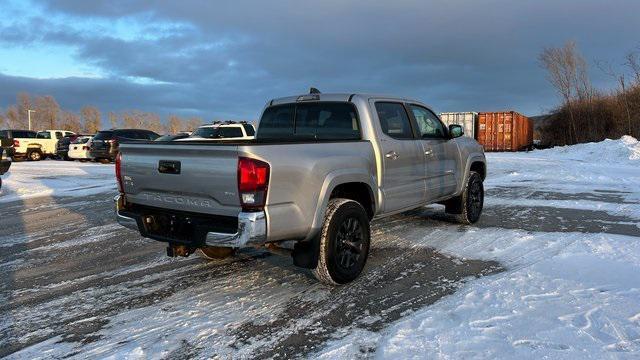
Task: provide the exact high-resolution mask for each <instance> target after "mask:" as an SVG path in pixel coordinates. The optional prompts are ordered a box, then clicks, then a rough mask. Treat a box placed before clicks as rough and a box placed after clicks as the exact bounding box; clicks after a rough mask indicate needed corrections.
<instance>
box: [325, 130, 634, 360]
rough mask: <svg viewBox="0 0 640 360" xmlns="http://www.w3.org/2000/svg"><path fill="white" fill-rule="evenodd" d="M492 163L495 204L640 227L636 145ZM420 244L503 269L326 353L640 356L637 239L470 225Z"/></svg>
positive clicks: (498, 158) (625, 141)
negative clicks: (600, 216)
mask: <svg viewBox="0 0 640 360" xmlns="http://www.w3.org/2000/svg"><path fill="white" fill-rule="evenodd" d="M487 157H488V163H489V166H490V175H489V177H488V179H487V182H486V187H487V188H489V189H492V188H493V189H496V188H498V189H504V191H505V192H506V193H507V196H506V197H504V198H503V197H501V196H500V191H498V192H495V196H492V197H489V198H488V199H487V200H488V201H487V202H488V204H489V205H494V206H495V205H500V204H506V205H514V204H518V205H520V206H525V207H526V206H552V207H562V208H567V209H574V208H575V209H580V210H585V209H587V210H604V211H606V212H607V213H611V214H616V215H626V216H628V217H630V218H633V219H640V201H639V200H640V144H639V143H638V141H637V140H635V139H634V138H631V137H623V138H622V139H620V140H606V141H604V142H600V143H591V144H582V145H576V146H568V147H561V148H554V149H548V150H542V151H533V152H530V153H515V154H508V153H491V154H488V156H487ZM522 184H528V185H527V187H526V193H525V196H524V198H523V196H512V192H510V191H509V189H510V188H513V187H514V186H515V187H516V188H519V187H520V186H522ZM535 191H540V192H544V191H548V192H552V193H562V194H569V195H571V194H595V195H597V194H603V195H604V196H603V199H602V200H604V201H599V200H597V196H595V200H589V201H585V200H580V199H578V198H576V197H573V196H568V198H571V200H562V199H561V198H562V196H555V198H556V200H548V199H540V198H537V199H527V198H526V194H531V193H533V192H535ZM607 195H615V196H616V198H615V199H616V200H620V201H611V200H612V198H611V197H609V198H607ZM587 197H588V196H587ZM558 198H559V199H558ZM523 215H524V216H527V214H523ZM512 221H514V222H518V221H519V220H518V219H517V218H514V219H512ZM633 223H635V226H636V227H639V228H640V225H639V224H640V222H637V221H633ZM420 245H421V246H429V247H433V248H436V249H438V250H439V251H442V252H445V253H448V254H452V255H455V256H460V257H463V258H475V259H477V258H481V259H491V260H497V261H499V262H500V263H501V264H503V266H504V267H505V269H506V271H504V272H502V273H499V274H497V275H492V276H487V277H484V278H481V279H478V280H476V281H470V282H468V283H467V284H466V285H464V286H463V287H462V288H461V289H459V290H458V291H457V292H456V293H455V294H454V295H452V296H449V297H446V298H443V299H442V300H440V301H439V302H437V303H436V304H434V305H432V306H429V307H427V308H425V309H423V310H421V311H417V312H416V313H414V314H412V315H410V316H407V317H406V318H404V319H402V320H400V321H398V322H396V323H394V324H393V325H391V326H389V327H388V328H387V329H386V330H384V331H382V332H380V333H372V332H368V331H356V332H354V333H353V334H352V335H351V336H348V337H346V338H343V339H340V340H337V341H334V342H332V343H330V344H329V345H328V346H327V348H326V349H325V350H323V351H322V352H321V353H320V354H319V355H320V356H322V357H324V358H328V359H330V358H340V357H342V358H350V357H353V356H357V355H358V354H359V353H360V349H361V348H362V347H363V344H365V345H366V344H374V346H375V348H376V353H375V357H379V358H390V359H397V358H415V359H425V358H426V359H431V358H453V359H458V358H489V359H504V358H526V359H540V358H574V359H588V358H589V359H603V358H629V359H631V358H635V359H637V358H640V231H638V234H637V235H636V236H622V235H613V234H608V233H606V231H603V232H602V233H587V234H585V233H580V232H561V231H558V232H536V231H522V230H517V229H516V230H509V229H496V228H489V229H473V228H470V229H468V230H467V231H466V232H465V233H462V234H460V236H459V237H457V239H452V238H451V237H437V238H436V239H435V240H433V238H431V237H426V238H423V239H420Z"/></svg>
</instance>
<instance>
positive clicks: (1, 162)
mask: <svg viewBox="0 0 640 360" xmlns="http://www.w3.org/2000/svg"><path fill="white" fill-rule="evenodd" d="M9 167H11V160H10V158H9V157H7V154H6V151H5V149H4V148H0V175H3V174H4V173H6V172H7V171H9ZM0 188H2V178H0Z"/></svg>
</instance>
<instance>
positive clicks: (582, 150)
mask: <svg viewBox="0 0 640 360" xmlns="http://www.w3.org/2000/svg"><path fill="white" fill-rule="evenodd" d="M533 153H534V154H535V155H542V156H546V157H548V158H556V159H565V160H578V161H586V162H593V163H610V164H616V163H620V162H626V161H637V160H640V142H639V141H638V140H637V139H636V138H634V137H633V136H629V135H625V136H623V137H621V138H620V139H618V140H611V139H606V140H604V141H600V142H591V143H585V144H577V145H569V146H558V147H555V148H552V149H545V150H536V151H534V152H533Z"/></svg>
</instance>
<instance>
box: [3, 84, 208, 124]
mask: <svg viewBox="0 0 640 360" xmlns="http://www.w3.org/2000/svg"><path fill="white" fill-rule="evenodd" d="M29 110H32V111H31V129H32V130H45V129H62V130H69V131H73V132H76V133H85V134H95V133H96V132H97V131H99V130H101V129H102V128H103V122H102V121H103V118H102V113H101V112H100V110H99V109H98V108H97V107H96V106H93V105H86V106H83V107H82V108H81V109H80V112H74V111H71V110H66V109H62V108H61V107H60V105H59V104H58V102H57V101H56V99H55V98H54V97H53V96H51V95H44V96H31V95H30V94H28V93H25V92H21V93H19V94H18V96H17V102H16V104H14V105H10V106H8V107H7V109H6V111H4V112H2V111H0V128H9V129H28V127H29ZM106 119H107V120H108V124H109V125H110V127H111V128H127V129H147V130H151V131H154V132H156V133H158V134H167V133H168V134H175V133H177V132H180V131H193V130H195V129H196V128H197V127H198V126H200V125H202V123H203V120H202V119H201V118H199V117H191V118H182V117H179V116H176V115H170V116H169V117H168V119H167V121H166V122H163V121H162V119H161V118H160V116H159V115H158V114H156V113H152V112H145V111H140V110H131V111H124V112H119V113H116V112H109V113H108V114H107V118H106Z"/></svg>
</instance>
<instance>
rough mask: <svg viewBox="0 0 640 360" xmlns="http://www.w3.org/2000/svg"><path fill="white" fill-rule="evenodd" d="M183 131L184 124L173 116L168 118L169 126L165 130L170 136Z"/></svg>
mask: <svg viewBox="0 0 640 360" xmlns="http://www.w3.org/2000/svg"><path fill="white" fill-rule="evenodd" d="M183 129H184V123H183V121H182V119H180V118H179V117H177V116H175V115H171V116H170V117H169V125H168V126H167V130H168V132H169V133H170V134H176V133H177V132H179V131H181V130H183Z"/></svg>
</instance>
